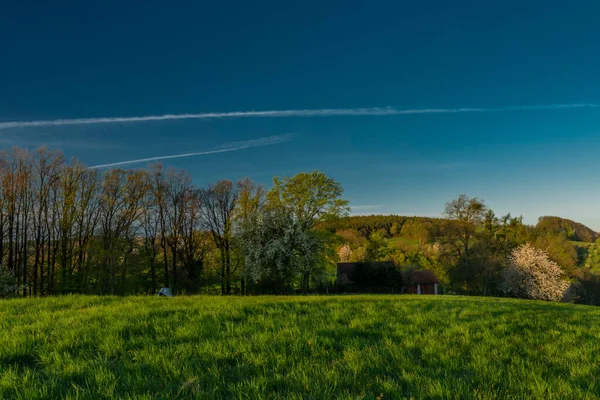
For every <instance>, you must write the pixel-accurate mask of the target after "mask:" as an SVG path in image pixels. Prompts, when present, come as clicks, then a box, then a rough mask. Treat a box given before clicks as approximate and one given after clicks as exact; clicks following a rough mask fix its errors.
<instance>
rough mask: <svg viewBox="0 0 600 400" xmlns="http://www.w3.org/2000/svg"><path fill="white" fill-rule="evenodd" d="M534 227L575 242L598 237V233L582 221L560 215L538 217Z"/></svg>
mask: <svg viewBox="0 0 600 400" xmlns="http://www.w3.org/2000/svg"><path fill="white" fill-rule="evenodd" d="M535 227H536V229H538V230H541V231H545V232H549V233H556V234H563V235H565V236H566V237H567V239H569V240H574V241H577V242H594V241H595V240H596V239H598V238H600V233H598V232H596V231H594V230H593V229H592V228H589V227H587V226H585V225H583V224H582V223H579V222H576V221H572V220H570V219H566V218H561V217H555V216H543V217H540V218H539V219H538V223H537V225H536V226H535Z"/></svg>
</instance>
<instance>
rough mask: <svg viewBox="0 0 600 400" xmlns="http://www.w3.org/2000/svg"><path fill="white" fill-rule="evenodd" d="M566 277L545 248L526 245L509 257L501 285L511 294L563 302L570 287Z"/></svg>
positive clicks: (515, 250)
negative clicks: (564, 277)
mask: <svg viewBox="0 0 600 400" xmlns="http://www.w3.org/2000/svg"><path fill="white" fill-rule="evenodd" d="M563 276H564V271H563V270H562V269H561V268H560V266H559V265H558V264H556V263H555V262H554V261H551V260H550V259H549V258H548V255H547V254H546V253H545V252H544V251H542V250H539V249H536V248H535V247H533V246H531V245H530V244H524V245H521V246H519V247H517V248H516V249H514V250H513V251H512V253H511V255H510V256H509V257H508V263H507V266H506V268H505V269H504V271H503V273H502V281H501V288H502V290H503V291H504V293H506V294H507V295H509V296H514V297H520V298H527V299H537V300H547V301H560V300H562V298H563V296H564V294H565V291H566V290H567V288H568V287H569V283H568V282H567V281H565V280H564V279H563Z"/></svg>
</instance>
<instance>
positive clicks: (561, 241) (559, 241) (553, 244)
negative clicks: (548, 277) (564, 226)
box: [532, 234, 577, 276]
mask: <svg viewBox="0 0 600 400" xmlns="http://www.w3.org/2000/svg"><path fill="white" fill-rule="evenodd" d="M532 245H533V246H535V247H536V248H538V249H540V250H542V251H544V252H545V253H546V254H548V257H549V258H550V259H551V260H552V261H554V262H556V263H557V264H558V265H560V266H561V268H562V269H563V270H564V271H565V272H566V273H567V274H568V275H569V276H573V275H574V273H575V266H576V264H577V250H576V249H575V246H573V244H572V243H571V242H569V241H568V240H567V239H566V238H565V237H563V236H560V235H552V234H546V235H543V236H538V237H536V238H535V241H534V242H533V243H532Z"/></svg>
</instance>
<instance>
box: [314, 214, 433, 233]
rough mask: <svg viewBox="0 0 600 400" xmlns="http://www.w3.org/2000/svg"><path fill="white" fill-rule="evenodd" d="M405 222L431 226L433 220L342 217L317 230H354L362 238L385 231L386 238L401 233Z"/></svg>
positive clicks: (392, 217)
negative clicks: (417, 222) (416, 222)
mask: <svg viewBox="0 0 600 400" xmlns="http://www.w3.org/2000/svg"><path fill="white" fill-rule="evenodd" d="M407 221H419V222H422V223H423V224H431V223H433V221H436V219H435V218H427V217H405V216H399V215H358V216H350V217H343V218H339V219H333V220H329V221H325V222H322V223H321V224H319V228H321V229H323V230H327V231H329V232H336V231H337V232H339V231H344V230H349V229H352V230H355V231H357V232H359V233H360V235H361V236H362V237H364V238H368V237H369V235H371V233H373V232H376V231H378V230H380V229H384V230H386V232H387V233H388V234H387V235H386V236H396V235H398V234H400V233H401V231H402V227H403V226H404V224H405V223H406V222H407Z"/></svg>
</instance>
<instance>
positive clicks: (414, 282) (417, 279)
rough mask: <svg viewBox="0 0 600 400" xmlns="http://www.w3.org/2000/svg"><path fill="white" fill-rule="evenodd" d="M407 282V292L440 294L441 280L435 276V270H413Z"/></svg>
mask: <svg viewBox="0 0 600 400" xmlns="http://www.w3.org/2000/svg"><path fill="white" fill-rule="evenodd" d="M406 283H407V285H406V293H409V294H438V287H439V284H440V281H439V280H438V278H437V277H436V276H435V274H434V273H433V271H430V270H428V269H423V270H418V271H413V272H412V274H411V275H410V278H409V279H408V280H407V282H406Z"/></svg>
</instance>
